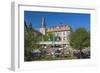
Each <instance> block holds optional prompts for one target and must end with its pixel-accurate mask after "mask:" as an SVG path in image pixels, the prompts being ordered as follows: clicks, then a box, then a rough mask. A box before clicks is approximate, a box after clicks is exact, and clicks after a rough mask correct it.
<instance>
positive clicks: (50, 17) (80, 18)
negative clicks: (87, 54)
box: [24, 11, 90, 31]
mask: <svg viewBox="0 0 100 73" xmlns="http://www.w3.org/2000/svg"><path fill="white" fill-rule="evenodd" d="M42 17H45V22H46V27H47V28H50V27H53V26H57V25H61V24H66V25H67V24H68V25H70V26H71V27H72V29H73V30H75V29H77V28H79V27H84V28H86V29H87V31H89V30H90V14H83V13H59V12H36V11H24V20H25V21H26V23H27V24H29V23H30V22H31V23H32V27H33V28H35V29H39V28H40V27H41V20H42Z"/></svg>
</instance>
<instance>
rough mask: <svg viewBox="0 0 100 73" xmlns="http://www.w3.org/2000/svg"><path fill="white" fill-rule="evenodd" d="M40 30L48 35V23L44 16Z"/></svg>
mask: <svg viewBox="0 0 100 73" xmlns="http://www.w3.org/2000/svg"><path fill="white" fill-rule="evenodd" d="M40 32H41V33H42V34H43V35H46V23H45V18H44V17H42V22H41V28H40Z"/></svg>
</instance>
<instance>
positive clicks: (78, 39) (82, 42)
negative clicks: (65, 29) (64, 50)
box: [69, 28, 90, 58]
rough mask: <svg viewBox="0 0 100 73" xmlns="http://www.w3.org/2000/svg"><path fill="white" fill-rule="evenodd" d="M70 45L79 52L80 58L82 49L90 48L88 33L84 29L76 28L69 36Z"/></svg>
mask: <svg viewBox="0 0 100 73" xmlns="http://www.w3.org/2000/svg"><path fill="white" fill-rule="evenodd" d="M69 39H70V45H71V46H72V47H73V48H74V49H77V50H80V58H82V49H83V48H85V47H89V46H90V33H89V32H87V31H86V29H85V28H78V29H77V30H76V31H72V32H71V34H70V37H69Z"/></svg>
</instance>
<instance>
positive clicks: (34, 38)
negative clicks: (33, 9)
mask: <svg viewBox="0 0 100 73" xmlns="http://www.w3.org/2000/svg"><path fill="white" fill-rule="evenodd" d="M24 24H25V30H24V39H25V41H24V42H25V43H24V47H25V50H24V51H25V54H24V55H25V57H29V56H31V52H32V50H34V49H39V48H40V47H41V45H39V44H37V43H38V42H39V40H40V39H41V36H39V35H40V34H39V33H38V32H37V31H35V30H34V29H33V28H32V24H31V23H30V24H29V26H27V24H26V22H25V23H24Z"/></svg>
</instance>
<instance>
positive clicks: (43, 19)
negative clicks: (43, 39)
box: [42, 17, 46, 28]
mask: <svg viewBox="0 0 100 73" xmlns="http://www.w3.org/2000/svg"><path fill="white" fill-rule="evenodd" d="M42 28H46V24H45V18H44V17H42Z"/></svg>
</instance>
